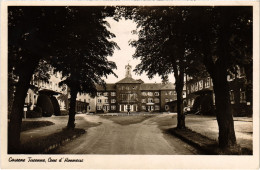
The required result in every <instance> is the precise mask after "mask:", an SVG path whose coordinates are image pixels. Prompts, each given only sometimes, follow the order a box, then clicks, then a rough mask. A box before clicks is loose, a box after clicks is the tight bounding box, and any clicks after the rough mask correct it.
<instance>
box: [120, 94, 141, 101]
mask: <svg viewBox="0 0 260 170" xmlns="http://www.w3.org/2000/svg"><path fill="white" fill-rule="evenodd" d="M120 100H123V101H135V100H137V94H136V93H131V94H128V93H122V94H120Z"/></svg>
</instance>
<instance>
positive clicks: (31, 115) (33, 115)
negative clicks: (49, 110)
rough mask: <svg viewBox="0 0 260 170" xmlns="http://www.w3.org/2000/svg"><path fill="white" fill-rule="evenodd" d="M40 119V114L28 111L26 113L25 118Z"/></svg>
mask: <svg viewBox="0 0 260 170" xmlns="http://www.w3.org/2000/svg"><path fill="white" fill-rule="evenodd" d="M39 117H42V112H37V111H35V110H29V111H27V112H26V118H39Z"/></svg>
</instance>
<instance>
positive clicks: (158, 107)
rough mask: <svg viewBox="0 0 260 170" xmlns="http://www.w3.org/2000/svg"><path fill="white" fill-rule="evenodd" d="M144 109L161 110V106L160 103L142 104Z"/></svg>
mask: <svg viewBox="0 0 260 170" xmlns="http://www.w3.org/2000/svg"><path fill="white" fill-rule="evenodd" d="M142 110H143V111H145V110H158V111H159V110H160V106H159V105H155V106H145V105H142Z"/></svg>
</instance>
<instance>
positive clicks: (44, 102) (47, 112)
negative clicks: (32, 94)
mask: <svg viewBox="0 0 260 170" xmlns="http://www.w3.org/2000/svg"><path fill="white" fill-rule="evenodd" d="M36 106H38V107H40V108H41V109H42V116H45V117H50V116H52V115H53V113H54V109H53V105H52V102H51V99H50V98H49V97H48V96H47V95H44V94H41V95H40V96H39V97H38V100H37V105H36Z"/></svg>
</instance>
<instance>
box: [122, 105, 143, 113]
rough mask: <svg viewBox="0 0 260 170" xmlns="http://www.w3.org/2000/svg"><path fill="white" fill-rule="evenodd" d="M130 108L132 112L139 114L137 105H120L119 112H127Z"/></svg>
mask: <svg viewBox="0 0 260 170" xmlns="http://www.w3.org/2000/svg"><path fill="white" fill-rule="evenodd" d="M128 108H130V112H137V111H138V109H137V104H130V105H128V104H120V107H119V111H120V112H127V109H128Z"/></svg>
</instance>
